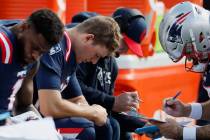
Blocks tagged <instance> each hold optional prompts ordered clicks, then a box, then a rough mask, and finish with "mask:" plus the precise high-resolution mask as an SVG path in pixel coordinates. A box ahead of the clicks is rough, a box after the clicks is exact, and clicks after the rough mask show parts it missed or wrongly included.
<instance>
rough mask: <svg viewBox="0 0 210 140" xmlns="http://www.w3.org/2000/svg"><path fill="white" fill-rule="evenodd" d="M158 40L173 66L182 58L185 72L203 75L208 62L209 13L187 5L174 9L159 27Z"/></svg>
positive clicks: (209, 41)
mask: <svg viewBox="0 0 210 140" xmlns="http://www.w3.org/2000/svg"><path fill="white" fill-rule="evenodd" d="M159 39H160V43H161V46H162V47H163V49H164V50H165V51H166V52H167V53H168V55H169V57H170V58H171V59H172V60H173V61H174V62H178V61H179V60H180V59H182V57H183V56H185V57H186V58H185V68H186V70H188V71H194V72H204V71H205V68H206V66H207V64H208V62H209V59H210V13H209V11H207V10H205V9H204V8H202V7H200V6H198V5H195V4H192V3H190V2H182V3H179V4H177V5H175V6H174V7H172V8H171V9H170V10H169V12H168V13H167V14H166V15H165V16H164V18H163V20H162V21H161V23H160V27H159ZM188 61H190V62H192V65H191V66H190V67H188V66H187V64H188Z"/></svg>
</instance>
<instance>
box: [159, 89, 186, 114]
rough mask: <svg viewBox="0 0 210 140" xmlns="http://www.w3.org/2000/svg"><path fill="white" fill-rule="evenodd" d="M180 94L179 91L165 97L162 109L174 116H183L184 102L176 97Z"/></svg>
mask: <svg viewBox="0 0 210 140" xmlns="http://www.w3.org/2000/svg"><path fill="white" fill-rule="evenodd" d="M179 95H181V91H179V92H177V93H176V95H175V96H173V97H171V98H168V99H165V101H164V103H163V110H164V111H165V112H166V113H167V114H169V115H171V116H174V117H183V116H184V113H185V106H186V105H185V104H184V103H183V102H181V101H180V100H178V99H177V97H178V96H179Z"/></svg>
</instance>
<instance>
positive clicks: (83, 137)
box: [77, 127, 96, 140]
mask: <svg viewBox="0 0 210 140" xmlns="http://www.w3.org/2000/svg"><path fill="white" fill-rule="evenodd" d="M77 138H78V139H80V140H95V138H96V132H95V129H94V127H87V128H83V130H82V132H81V133H80V134H79V135H78V136H77Z"/></svg>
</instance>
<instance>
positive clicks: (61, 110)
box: [40, 100, 94, 120]
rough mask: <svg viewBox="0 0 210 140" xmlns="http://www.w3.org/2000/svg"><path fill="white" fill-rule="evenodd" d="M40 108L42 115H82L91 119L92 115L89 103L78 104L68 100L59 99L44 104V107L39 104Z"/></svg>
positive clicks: (56, 116)
mask: <svg viewBox="0 0 210 140" xmlns="http://www.w3.org/2000/svg"><path fill="white" fill-rule="evenodd" d="M40 110H41V112H42V114H43V115H44V116H52V117H54V118H64V117H84V118H87V119H89V120H92V119H93V117H94V110H93V109H92V107H91V106H89V105H78V104H75V103H72V102H69V101H68V100H61V102H60V103H56V104H54V105H53V106H52V105H51V106H48V107H47V106H45V109H43V108H42V106H40Z"/></svg>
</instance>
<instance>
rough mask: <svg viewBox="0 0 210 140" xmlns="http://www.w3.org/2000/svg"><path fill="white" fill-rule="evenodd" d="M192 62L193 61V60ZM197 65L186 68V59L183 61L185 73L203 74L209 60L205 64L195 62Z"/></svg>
mask: <svg viewBox="0 0 210 140" xmlns="http://www.w3.org/2000/svg"><path fill="white" fill-rule="evenodd" d="M193 61H194V60H193ZM196 63H197V64H192V67H187V58H186V59H185V69H186V71H190V72H196V73H203V72H205V70H206V68H207V65H208V63H209V60H208V61H207V62H205V63H201V62H196Z"/></svg>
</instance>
